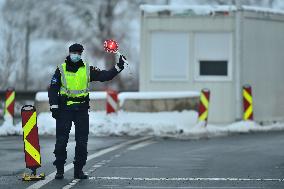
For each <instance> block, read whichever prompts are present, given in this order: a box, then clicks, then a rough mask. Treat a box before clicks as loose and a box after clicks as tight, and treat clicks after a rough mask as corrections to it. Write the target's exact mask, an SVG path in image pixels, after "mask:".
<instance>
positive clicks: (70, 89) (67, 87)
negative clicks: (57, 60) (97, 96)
mask: <svg viewBox="0 0 284 189" xmlns="http://www.w3.org/2000/svg"><path fill="white" fill-rule="evenodd" d="M84 65H85V66H84V67H80V68H79V69H78V71H77V72H76V73H73V72H68V71H66V63H63V64H61V65H60V66H58V68H59V71H60V73H61V82H62V85H61V88H60V94H62V93H66V94H67V96H73V97H76V96H82V95H84V94H85V93H88V92H89V82H90V66H89V64H88V63H84ZM64 67H65V69H64ZM81 69H84V70H81ZM66 74H73V75H74V78H69V79H71V80H75V81H77V80H79V78H76V77H82V75H78V74H86V78H87V80H86V83H85V84H86V88H84V89H81V90H76V89H74V88H78V86H77V85H75V84H74V83H68V82H67V79H66V77H67V76H66ZM69 77H70V76H69ZM71 77H72V76H71ZM76 79H77V80H76ZM69 82H70V81H69ZM78 82H80V81H78ZM80 84H81V83H80ZM85 96H86V95H85Z"/></svg>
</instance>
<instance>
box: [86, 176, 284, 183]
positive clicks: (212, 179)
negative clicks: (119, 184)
mask: <svg viewBox="0 0 284 189" xmlns="http://www.w3.org/2000/svg"><path fill="white" fill-rule="evenodd" d="M89 179H91V180H136V181H274V182H284V179H275V178H193V177H184V178H182V177H181V178H180V177H177V178H166V177H162V178H155V177H154V178H149V177H145V178H143V177H90V178H89Z"/></svg>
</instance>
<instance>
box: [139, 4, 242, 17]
mask: <svg viewBox="0 0 284 189" xmlns="http://www.w3.org/2000/svg"><path fill="white" fill-rule="evenodd" d="M140 9H141V10H143V11H144V12H147V13H155V12H161V11H170V12H172V13H176V14H178V13H184V12H187V11H193V12H194V13H195V14H197V15H208V14H210V13H212V12H216V11H236V10H237V9H236V6H231V5H141V6H140Z"/></svg>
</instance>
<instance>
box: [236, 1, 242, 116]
mask: <svg viewBox="0 0 284 189" xmlns="http://www.w3.org/2000/svg"><path fill="white" fill-rule="evenodd" d="M235 4H236V8H237V10H236V14H235V26H236V29H235V53H236V54H235V55H236V58H235V65H236V67H235V69H236V72H235V73H236V88H235V90H236V120H240V119H241V115H242V100H241V64H242V60H243V59H242V29H243V28H242V0H235Z"/></svg>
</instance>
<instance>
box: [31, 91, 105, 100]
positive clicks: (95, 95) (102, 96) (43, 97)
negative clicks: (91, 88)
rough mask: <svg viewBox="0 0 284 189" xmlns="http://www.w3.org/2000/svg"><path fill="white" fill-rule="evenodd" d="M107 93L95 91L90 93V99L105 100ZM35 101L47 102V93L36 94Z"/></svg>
mask: <svg viewBox="0 0 284 189" xmlns="http://www.w3.org/2000/svg"><path fill="white" fill-rule="evenodd" d="M106 95H107V93H106V92H104V91H96V92H90V99H91V100H92V99H94V100H96V99H106ZM35 100H36V101H48V93H47V92H37V93H36V96H35Z"/></svg>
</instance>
